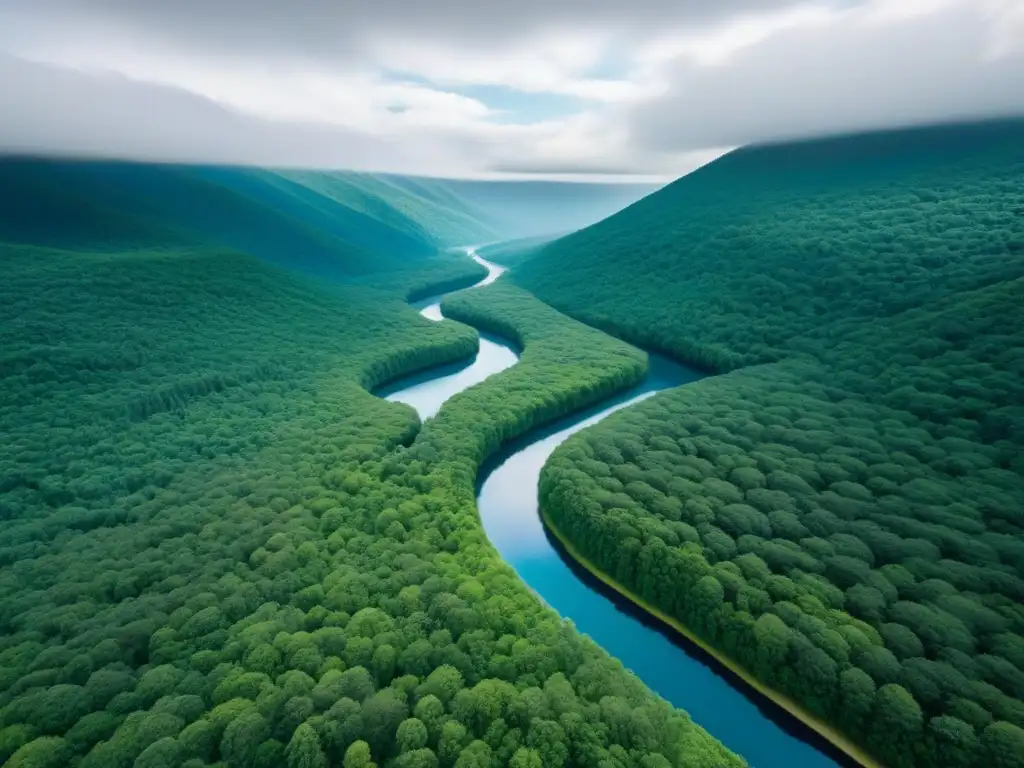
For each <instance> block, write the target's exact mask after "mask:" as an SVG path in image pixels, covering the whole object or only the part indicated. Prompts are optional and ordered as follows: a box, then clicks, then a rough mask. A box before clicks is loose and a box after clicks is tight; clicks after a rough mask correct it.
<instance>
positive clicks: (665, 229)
mask: <svg viewBox="0 0 1024 768" xmlns="http://www.w3.org/2000/svg"><path fill="white" fill-rule="evenodd" d="M1022 163H1024V121H1019V120H1018V121H999V122H991V123H984V124H972V125H954V126H939V127H929V128H919V129H913V130H903V131H892V132H886V133H875V134H867V135H859V136H847V137H837V138H829V139H821V140H816V141H807V142H801V143H794V144H784V145H769V146H757V147H749V148H745V149H741V150H738V151H735V152H733V153H731V154H728V155H726V156H724V157H722V158H720V159H719V160H717V161H715V162H713V163H711V164H709V165H707V166H705V167H704V168H702V169H700V170H698V171H696V172H695V173H692V174H690V175H688V176H686V177H684V178H682V179H680V180H678V181H676V182H675V183H673V184H671V185H669V186H667V187H665V188H664V189H662V190H660V191H658V192H656V193H654V194H652V195H650V196H649V197H647V198H645V199H643V200H641V201H640V202H638V203H636V204H635V205H632V206H631V207H629V208H627V209H625V210H624V211H622V212H620V213H619V214H617V215H615V216H612V217H611V218H609V219H606V220H605V221H602V222H600V223H598V224H596V225H594V226H592V227H589V228H587V229H584V230H581V231H579V232H576V233H574V234H572V235H569V236H568V237H565V238H562V239H560V240H558V241H556V242H554V243H552V244H551V245H549V246H547V247H546V249H544V251H543V252H542V254H541V256H540V257H539V258H534V259H531V260H530V262H529V263H528V264H525V265H523V267H522V268H521V269H519V270H517V271H516V273H515V279H516V280H517V281H518V282H520V283H521V284H522V285H524V286H525V287H527V288H529V289H531V290H532V291H534V292H535V293H536V294H537V295H539V296H540V297H541V298H543V299H545V300H547V301H549V302H551V303H553V304H554V305H555V306H557V307H559V308H560V309H563V310H566V311H569V312H570V313H572V314H574V315H576V316H578V317H582V318H584V319H587V320H589V321H591V322H595V323H597V324H598V325H600V326H603V327H605V328H610V329H613V330H615V331H617V332H619V333H620V334H625V335H626V336H627V337H629V338H631V339H633V340H637V341H640V342H643V343H647V344H650V345H654V346H657V347H661V348H663V349H665V350H666V351H668V352H670V353H673V354H675V355H676V356H679V357H683V358H685V359H687V360H690V361H691V362H696V363H700V364H703V365H705V366H708V367H711V368H714V369H718V370H725V369H731V368H735V367H737V366H740V365H744V364H748V363H754V362H765V361H769V360H775V359H779V358H780V357H781V356H783V355H784V354H785V353H786V352H785V350H787V349H789V348H790V345H791V343H792V341H793V339H794V337H795V336H798V335H800V334H804V333H806V332H809V331H816V330H818V329H820V328H821V326H822V325H827V324H835V323H843V322H847V321H851V320H852V321H854V322H859V321H862V320H866V319H870V318H877V317H880V316H887V315H892V314H895V313H898V312H901V311H903V310H906V309H908V308H910V307H915V306H921V305H923V304H925V303H926V302H929V301H932V300H935V299H938V298H940V297H942V296H946V295H949V294H951V293H954V292H956V291H960V290H966V289H971V288H977V287H980V286H984V285H988V284H991V283H994V282H998V281H1000V280H1007V279H1012V278H1014V277H1018V276H1020V275H1022V274H1024V235H1022V233H1021V221H1022V211H1024V197H1022V188H1021V183H1020V178H1021V164H1022Z"/></svg>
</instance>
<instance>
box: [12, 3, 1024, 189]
mask: <svg viewBox="0 0 1024 768" xmlns="http://www.w3.org/2000/svg"><path fill="white" fill-rule="evenodd" d="M1005 114H1024V0H797V2H793V0H718V1H717V2H714V3H712V2H706V0H632V2H628V3H624V2H622V1H621V0H614V1H613V0H557V2H551V0H517V1H516V2H514V3H507V2H504V3H500V4H499V3H494V2H489V1H488V0H483V1H480V0H478V1H477V2H472V1H471V0H438V1H435V2H430V3H428V2H423V1H422V0H348V1H346V0H331V1H328V0H176V1H175V2H167V0H0V115H3V119H2V120H0V150H14V151H32V152H59V153H75V154H89V155H106V156H121V157H129V158H140V159H158V160H185V161H199V162H229V163H255V164H264V165H300V166H320V167H331V168H357V169H363V170H384V171H397V172H407V173H419V174H431V175H446V176H475V177H495V176H497V177H502V176H504V177H507V176H516V177H533V178H535V177H571V178H581V177H583V178H586V177H593V178H608V177H617V176H630V177H634V178H636V177H640V178H672V177H675V176H677V175H679V174H680V173H683V172H685V171H687V170H690V169H692V168H693V167H695V166H696V165H698V164H700V163H703V162H706V161H707V160H708V159H710V158H712V157H714V156H715V155H716V154H718V153H719V152H721V151H723V150H724V149H726V148H728V147H730V146H735V145H737V144H741V143H747V142H751V141H761V140H768V139H776V138H785V137H794V136H805V135H816V134H820V133H823V132H834V131H844V130H851V129H858V128H865V127H881V126H888V125H900V124H907V123H916V122H927V121H934V120H942V119H947V118H960V117H980V116H987V115H1005Z"/></svg>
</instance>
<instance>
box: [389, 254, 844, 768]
mask: <svg viewBox="0 0 1024 768" xmlns="http://www.w3.org/2000/svg"><path fill="white" fill-rule="evenodd" d="M468 252H469V254H470V255H471V256H473V258H475V259H476V260H477V261H478V262H480V263H481V264H483V265H484V266H486V267H487V268H488V270H490V272H489V274H488V276H487V277H486V278H485V279H484V280H483V281H482V282H481V283H478V285H485V284H487V283H490V282H493V281H494V280H496V279H497V278H498V277H499V276H500V275H501V273H502V272H504V271H505V270H504V268H502V267H499V266H497V265H495V264H491V263H489V262H487V261H485V260H484V259H481V258H480V257H479V256H477V255H476V254H475V252H474V251H473V250H472V249H468ZM441 298H442V297H441V296H437V297H432V298H431V299H427V300H425V301H424V302H421V303H420V305H418V306H422V311H421V314H423V315H424V317H428V318H430V319H432V320H441V319H443V316H442V315H441V311H440V300H441ZM485 344H486V351H485ZM516 360H517V357H516V354H515V352H514V351H513V349H512V347H511V346H510V345H508V344H507V343H506V342H504V341H502V340H501V339H498V338H495V337H486V338H485V335H484V334H481V339H480V353H479V354H478V355H477V357H476V358H475V359H474V360H473V362H472V363H470V364H469V365H468V366H465V367H463V368H461V369H460V370H458V371H451V370H444V369H440V370H439V369H434V370H433V371H432V372H430V373H428V374H422V375H420V376H416V377H411V378H409V379H405V380H403V381H401V382H398V384H397V385H395V386H392V387H390V388H389V389H388V391H387V394H386V395H382V396H386V397H387V398H388V399H389V400H398V401H401V402H405V403H409V404H410V405H412V406H413V407H415V408H416V410H417V411H418V412H419V413H420V416H421V418H424V419H425V418H429V417H430V416H433V415H434V414H436V413H437V411H438V410H439V409H440V407H441V405H442V404H443V403H444V401H445V400H447V399H448V398H449V397H451V396H452V395H454V394H455V393H456V392H459V391H461V390H462V389H465V388H466V387H468V386H471V385H472V384H476V383H478V382H480V381H483V380H484V379H485V378H487V376H490V375H491V374H493V373H497V372H498V371H500V370H503V369H505V368H507V367H509V366H510V365H512V364H514V363H515V361H516ZM702 377H703V374H702V373H700V372H698V371H696V370H694V369H691V368H688V367H686V366H682V365H679V364H678V363H675V362H673V361H671V360H669V359H667V358H665V357H661V356H658V355H653V354H652V355H650V370H649V373H648V375H647V378H646V379H644V381H643V382H641V383H640V384H639V385H637V386H636V387H634V388H633V389H632V390H630V391H628V392H626V393H623V394H621V395H619V396H618V397H615V398H611V399H609V400H606V401H605V402H603V403H602V404H600V405H599V406H597V407H595V408H592V409H591V410H589V411H586V412H583V413H579V414H575V415H572V416H569V417H567V418H565V419H563V420H561V421H559V422H557V423H555V424H553V425H550V426H549V427H547V428H544V429H538V430H534V431H533V432H531V433H530V434H529V435H526V436H524V437H522V438H520V439H518V440H515V441H512V442H511V443H509V444H508V445H506V446H505V447H504V448H503V449H502V450H501V451H500V452H499V453H498V454H497V455H495V456H494V457H492V458H491V459H490V460H489V461H488V462H487V464H486V465H485V466H484V467H483V469H482V471H481V473H480V478H479V480H478V490H477V507H478V508H479V510H480V517H481V520H482V522H483V526H484V530H485V531H486V533H487V536H488V538H489V539H490V541H491V543H492V544H493V545H494V547H495V548H496V549H497V550H498V552H499V553H500V554H501V556H502V558H503V559H504V560H505V561H506V562H507V563H508V564H509V565H511V566H512V567H513V568H514V569H515V570H516V572H517V573H518V574H519V576H520V577H521V578H522V579H523V581H524V582H526V584H527V585H528V586H529V587H530V588H532V589H533V591H534V592H536V593H537V595H538V596H539V597H540V598H541V599H542V600H543V601H544V602H546V603H547V604H548V605H550V606H551V607H552V608H553V609H554V610H555V611H557V612H558V613H559V615H561V616H563V617H564V618H567V619H570V620H571V621H572V622H573V623H574V624H575V625H576V628H577V629H579V631H580V632H583V633H584V634H587V635H589V636H590V637H591V638H592V639H593V640H594V641H595V642H596V643H598V644H599V645H600V646H601V647H603V648H604V649H605V650H606V651H607V652H608V653H609V654H611V655H612V656H615V657H616V658H618V659H619V660H620V661H621V662H622V663H623V664H624V665H625V666H626V667H627V668H628V669H630V670H631V671H632V672H633V673H634V674H635V675H637V677H639V678H640V679H641V680H643V681H644V683H646V684H647V685H648V686H649V687H650V688H651V689H652V690H654V691H655V692H657V693H658V694H659V695H661V696H662V697H663V698H665V699H667V700H668V701H669V702H671V703H672V704H673V705H675V706H677V707H679V708H681V709H684V710H686V711H687V712H688V713H689V714H690V716H691V717H692V718H693V720H694V721H695V722H697V723H698V724H700V725H701V726H702V727H703V728H704V729H705V730H707V731H708V732H709V733H711V735H713V736H714V737H715V738H717V739H718V740H719V741H721V742H722V743H723V744H725V745H726V746H727V747H728V748H729V749H731V750H732V751H733V752H736V753H737V754H739V755H741V756H742V757H744V758H745V759H746V760H747V762H748V763H750V765H751V766H754V768H829V767H831V766H836V765H837V764H838V763H837V761H836V760H835V759H833V758H832V757H830V756H829V755H836V750H834V749H833V748H832V747H831V746H830V745H828V744H827V743H826V742H825V741H824V740H823V739H821V738H820V737H818V736H817V735H816V734H814V733H813V732H812V731H810V730H809V729H808V728H805V727H803V726H801V725H799V724H798V723H795V722H792V721H790V720H789V719H787V720H786V723H785V727H783V726H782V725H780V724H779V723H778V722H776V720H774V719H773V718H774V717H778V711H777V708H775V706H774V705H772V704H771V703H768V702H762V701H757V700H756V698H755V697H754V696H752V695H751V694H750V693H749V691H748V690H746V689H745V687H744V686H742V685H741V684H738V683H737V681H735V680H734V679H732V677H731V675H730V674H729V673H728V672H727V671H726V670H722V669H721V668H720V667H719V665H717V664H716V663H715V662H714V661H713V660H711V659H709V658H707V656H706V654H704V653H703V651H701V650H700V649H699V648H694V647H693V646H692V645H690V644H689V643H687V642H685V639H682V638H679V637H678V635H677V633H675V632H674V631H673V630H672V629H671V628H669V627H665V626H661V625H660V622H658V621H657V620H656V619H653V618H651V617H650V616H648V615H647V614H646V613H644V612H643V611H642V610H640V609H638V608H635V607H634V606H632V605H631V604H630V603H629V602H628V601H626V600H624V599H622V598H621V597H619V596H617V595H616V596H614V597H606V596H605V592H607V591H608V590H607V589H606V588H604V587H603V586H602V585H599V584H598V583H596V580H595V579H594V578H593V577H592V576H591V575H590V574H589V573H587V572H586V571H585V570H584V569H582V568H581V567H580V566H578V565H576V564H575V563H574V562H573V561H572V560H571V559H570V558H568V557H566V558H564V559H563V557H562V555H561V553H560V551H559V548H558V544H557V542H556V541H554V540H553V538H552V537H551V536H550V535H549V533H548V532H547V531H546V530H545V528H544V525H543V524H542V522H541V519H540V515H539V510H538V504H537V484H538V479H539V477H540V471H541V468H542V467H543V466H544V463H545V462H546V461H547V459H548V457H549V456H550V455H551V453H552V452H553V451H554V450H555V448H556V447H558V445H559V444H560V443H562V442H563V441H565V440H566V439H567V438H568V437H569V436H570V435H572V434H574V433H575V432H578V431H579V430H581V429H583V428H584V427H587V426H590V425H591V424H595V423H597V422H598V421H600V420H601V419H603V418H605V417H606V416H608V415H609V414H611V413H613V412H615V411H617V410H619V409H620V408H624V407H626V406H628V405H632V404H633V403H636V402H639V401H640V400H643V399H644V398H647V397H651V396H652V395H654V394H656V393H657V392H659V391H661V390H663V389H668V388H671V387H677V386H680V385H683V384H688V383H691V382H694V381H697V380H698V379H700V378H702ZM780 719H781V718H780ZM842 762H843V763H848V762H849V761H848V760H845V759H844V760H842Z"/></svg>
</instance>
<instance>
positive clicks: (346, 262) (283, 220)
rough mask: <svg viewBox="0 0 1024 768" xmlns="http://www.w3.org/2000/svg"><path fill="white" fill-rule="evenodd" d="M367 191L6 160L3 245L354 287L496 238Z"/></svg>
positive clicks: (298, 177)
mask: <svg viewBox="0 0 1024 768" xmlns="http://www.w3.org/2000/svg"><path fill="white" fill-rule="evenodd" d="M365 186H367V185H364V184H363V183H362V182H361V181H360V180H359V177H357V176H356V175H354V174H352V175H348V176H346V175H345V174H314V173H306V174H287V173H277V172H273V171H268V170H261V169H247V168H214V167H199V166H173V165H147V164H139V163H117V162H73V161H60V160H40V159H26V158H7V159H3V160H0V240H3V241H5V242H12V243H21V244H31V245H41V246H50V247H57V248H70V249H82V248H86V249H105V248H125V247H129V248H133V247H146V248H148V247H154V246H158V247H167V246H188V247H200V248H208V247H213V248H230V249H235V250H238V251H242V252H245V253H250V254H252V255H254V256H258V257H260V258H262V259H265V260H266V261H269V262H271V263H274V264H277V265H279V266H285V267H289V268H293V269H298V270H300V271H304V272H307V273H309V274H314V275H318V276H325V277H333V278H341V279H347V278H351V277H356V276H360V275H366V274H371V273H374V272H379V271H386V270H394V269H396V268H401V267H402V266H404V265H407V264H408V263H409V262H410V260H412V261H423V260H425V259H429V258H430V257H432V256H434V255H436V253H437V252H438V250H439V249H442V248H447V247H449V246H451V245H454V244H457V243H461V242H467V241H470V242H471V241H473V240H474V239H477V238H480V237H483V236H484V235H485V233H487V232H489V230H488V229H487V228H486V227H485V226H484V225H482V224H480V223H479V222H477V221H476V220H475V219H473V218H472V216H471V214H470V213H469V212H468V209H467V210H462V209H458V210H457V202H453V203H452V206H453V207H452V208H451V209H446V210H450V211H451V213H450V215H448V214H446V215H445V216H442V215H441V214H438V215H437V216H436V217H434V218H433V219H431V218H430V214H431V212H432V211H433V210H434V207H433V203H432V202H431V201H430V200H429V199H427V198H425V197H418V196H417V195H415V194H412V193H409V192H406V191H403V190H399V189H397V188H386V187H380V188H378V189H366V188H364V187H365ZM416 205H419V208H418V209H416V207H415V206H416ZM456 214H457V215H456ZM428 219H429V220H428Z"/></svg>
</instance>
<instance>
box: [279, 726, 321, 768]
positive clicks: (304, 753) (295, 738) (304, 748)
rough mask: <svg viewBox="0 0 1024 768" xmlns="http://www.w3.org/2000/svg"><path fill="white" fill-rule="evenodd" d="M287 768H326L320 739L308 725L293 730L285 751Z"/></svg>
mask: <svg viewBox="0 0 1024 768" xmlns="http://www.w3.org/2000/svg"><path fill="white" fill-rule="evenodd" d="M285 759H286V760H287V762H288V768H327V756H326V755H325V754H324V750H323V747H321V746H320V738H319V737H318V736H317V735H316V731H315V730H313V727H312V726H311V725H309V724H308V723H303V724H302V725H300V726H299V727H298V728H296V729H295V733H294V734H292V738H291V741H289V742H288V746H287V747H286V749H285Z"/></svg>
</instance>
